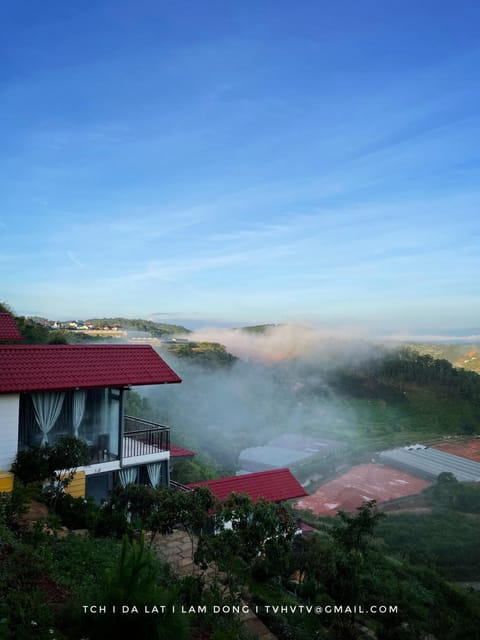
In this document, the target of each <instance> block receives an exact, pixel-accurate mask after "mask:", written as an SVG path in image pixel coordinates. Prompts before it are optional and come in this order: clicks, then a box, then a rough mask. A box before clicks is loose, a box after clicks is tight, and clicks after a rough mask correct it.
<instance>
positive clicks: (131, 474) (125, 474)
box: [118, 467, 138, 487]
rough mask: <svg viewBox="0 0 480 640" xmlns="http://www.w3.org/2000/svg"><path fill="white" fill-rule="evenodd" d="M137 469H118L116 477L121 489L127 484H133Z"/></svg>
mask: <svg viewBox="0 0 480 640" xmlns="http://www.w3.org/2000/svg"><path fill="white" fill-rule="evenodd" d="M137 472H138V467H127V468H126V469H120V471H119V472H118V477H119V478H120V484H121V485H122V487H126V486H127V484H133V483H134V482H135V480H136V479H137Z"/></svg>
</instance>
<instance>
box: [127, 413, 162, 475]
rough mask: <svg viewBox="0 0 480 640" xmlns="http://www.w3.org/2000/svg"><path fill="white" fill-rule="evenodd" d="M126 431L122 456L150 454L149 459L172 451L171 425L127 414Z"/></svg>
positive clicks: (136, 456) (130, 457) (130, 456)
mask: <svg viewBox="0 0 480 640" xmlns="http://www.w3.org/2000/svg"><path fill="white" fill-rule="evenodd" d="M124 424H125V432H124V435H123V443H122V458H123V461H124V463H127V464H128V463H129V460H128V459H132V458H138V457H140V456H148V458H149V460H150V459H152V458H154V457H155V456H158V455H159V454H162V453H165V452H167V451H170V427H166V426H164V425H160V424H156V423H155V422H149V421H148V420H141V419H140V418H133V417H132V416H125V423H124Z"/></svg>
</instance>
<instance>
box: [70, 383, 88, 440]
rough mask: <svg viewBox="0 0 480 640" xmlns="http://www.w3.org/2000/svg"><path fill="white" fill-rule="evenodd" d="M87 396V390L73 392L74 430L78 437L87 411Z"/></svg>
mask: <svg viewBox="0 0 480 640" xmlns="http://www.w3.org/2000/svg"><path fill="white" fill-rule="evenodd" d="M86 397H87V393H86V391H75V392H74V394H73V432H74V434H75V437H76V438H78V429H79V427H80V424H81V422H82V420H83V414H84V413H85V398H86Z"/></svg>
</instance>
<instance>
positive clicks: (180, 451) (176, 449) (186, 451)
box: [170, 444, 197, 458]
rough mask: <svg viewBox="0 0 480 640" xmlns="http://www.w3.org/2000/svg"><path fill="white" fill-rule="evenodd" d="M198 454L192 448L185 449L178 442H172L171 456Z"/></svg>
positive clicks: (181, 456) (184, 456)
mask: <svg viewBox="0 0 480 640" xmlns="http://www.w3.org/2000/svg"><path fill="white" fill-rule="evenodd" d="M196 455H197V454H196V453H195V451H190V449H184V448H183V447H179V446H178V445H176V444H170V457H171V458H193V456H196Z"/></svg>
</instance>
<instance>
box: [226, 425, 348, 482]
mask: <svg viewBox="0 0 480 640" xmlns="http://www.w3.org/2000/svg"><path fill="white" fill-rule="evenodd" d="M345 446H346V445H345V443H343V442H340V441H338V440H323V439H319V438H311V437H308V436H303V435H301V434H294V433H286V434H282V435H280V436H277V437H276V438H273V439H272V440H270V441H269V442H268V443H267V444H266V445H263V446H260V447H249V448H248V449H244V450H243V451H241V452H240V455H239V457H238V465H239V467H240V471H239V474H243V473H249V472H253V471H265V470H267V469H279V468H281V467H288V468H292V467H293V466H294V465H295V464H296V463H298V462H300V461H302V460H307V459H308V458H311V457H313V456H317V457H318V456H320V457H324V456H327V455H329V454H330V453H332V452H333V451H337V450H340V449H343V448H345Z"/></svg>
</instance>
